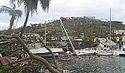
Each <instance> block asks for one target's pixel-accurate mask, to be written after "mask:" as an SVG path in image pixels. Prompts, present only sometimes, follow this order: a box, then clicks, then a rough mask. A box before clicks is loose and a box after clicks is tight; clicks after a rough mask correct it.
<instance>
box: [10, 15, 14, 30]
mask: <svg viewBox="0 0 125 73" xmlns="http://www.w3.org/2000/svg"><path fill="white" fill-rule="evenodd" d="M14 20H15V16H12V17H11V19H10V26H9V29H8V30H11V29H12V26H13V25H14Z"/></svg>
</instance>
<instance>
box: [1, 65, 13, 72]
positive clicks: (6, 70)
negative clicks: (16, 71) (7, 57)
mask: <svg viewBox="0 0 125 73" xmlns="http://www.w3.org/2000/svg"><path fill="white" fill-rule="evenodd" d="M0 73H13V71H12V69H11V67H10V66H9V65H4V66H0Z"/></svg>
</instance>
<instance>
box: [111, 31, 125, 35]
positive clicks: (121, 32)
mask: <svg viewBox="0 0 125 73" xmlns="http://www.w3.org/2000/svg"><path fill="white" fill-rule="evenodd" d="M113 33H115V34H120V35H122V34H125V30H113Z"/></svg>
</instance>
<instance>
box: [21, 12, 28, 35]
mask: <svg viewBox="0 0 125 73" xmlns="http://www.w3.org/2000/svg"><path fill="white" fill-rule="evenodd" d="M29 14H30V11H29V10H28V12H27V14H26V19H25V22H24V25H23V28H22V29H21V31H20V32H21V33H20V36H22V35H23V33H24V32H25V28H26V25H27V22H28V19H29Z"/></svg>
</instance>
